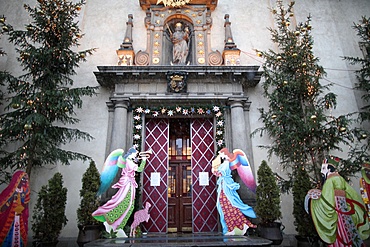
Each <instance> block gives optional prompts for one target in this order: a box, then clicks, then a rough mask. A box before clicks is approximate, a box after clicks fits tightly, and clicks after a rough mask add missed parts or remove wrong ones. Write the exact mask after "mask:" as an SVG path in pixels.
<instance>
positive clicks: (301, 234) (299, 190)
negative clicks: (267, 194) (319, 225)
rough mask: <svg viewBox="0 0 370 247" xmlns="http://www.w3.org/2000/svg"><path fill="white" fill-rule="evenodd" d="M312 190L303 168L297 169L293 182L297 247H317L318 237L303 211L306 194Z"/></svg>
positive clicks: (311, 222) (309, 218) (308, 216)
mask: <svg viewBox="0 0 370 247" xmlns="http://www.w3.org/2000/svg"><path fill="white" fill-rule="evenodd" d="M312 188H313V185H312V182H311V181H310V178H309V175H308V173H307V171H306V169H304V168H297V170H296V175H295V179H294V182H293V188H292V191H293V216H294V225H295V229H296V231H297V235H296V239H297V241H298V246H302V247H304V246H319V237H318V234H317V232H316V229H315V226H314V224H313V221H312V218H311V216H310V215H309V214H308V213H307V212H306V211H305V208H304V202H305V197H306V195H307V192H308V191H309V190H310V189H312Z"/></svg>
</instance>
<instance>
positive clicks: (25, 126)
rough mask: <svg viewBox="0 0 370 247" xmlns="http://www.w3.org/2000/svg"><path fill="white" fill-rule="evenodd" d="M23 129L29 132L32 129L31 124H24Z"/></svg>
mask: <svg viewBox="0 0 370 247" xmlns="http://www.w3.org/2000/svg"><path fill="white" fill-rule="evenodd" d="M24 129H25V130H30V129H32V125H31V124H25V125H24Z"/></svg>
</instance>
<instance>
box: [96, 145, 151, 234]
mask: <svg viewBox="0 0 370 247" xmlns="http://www.w3.org/2000/svg"><path fill="white" fill-rule="evenodd" d="M123 154H124V151H123V150H122V149H117V150H114V151H113V152H112V153H110V154H109V156H108V158H107V159H106V161H105V163H104V167H103V171H102V173H101V175H100V181H101V185H100V188H99V191H98V195H102V194H103V193H104V192H106V191H107V189H108V188H109V186H110V185H111V183H112V182H113V179H114V178H115V176H116V174H117V172H118V169H119V168H122V171H121V177H120V179H119V180H118V182H117V183H115V184H113V185H112V188H115V189H118V191H117V192H116V194H114V195H113V196H112V198H111V199H110V200H109V201H107V202H106V203H105V204H104V205H102V206H100V207H99V208H98V209H97V210H96V211H95V212H93V214H92V216H93V217H94V218H95V219H96V220H98V221H101V222H104V225H105V228H106V230H107V231H108V232H110V230H113V231H114V232H117V233H118V234H117V236H118V237H125V234H124V232H123V228H124V227H125V225H126V223H127V220H128V219H129V218H130V216H131V214H132V211H133V210H134V201H135V189H136V188H137V187H138V185H137V183H136V181H135V172H142V171H143V170H144V167H145V164H146V159H147V158H148V155H139V157H138V151H137V150H136V149H135V148H134V147H132V148H130V149H129V150H128V151H127V153H126V154H124V155H123ZM140 154H141V153H140ZM139 160H141V162H140V164H139Z"/></svg>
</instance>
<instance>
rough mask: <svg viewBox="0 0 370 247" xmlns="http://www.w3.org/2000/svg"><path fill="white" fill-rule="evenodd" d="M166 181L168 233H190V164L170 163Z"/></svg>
mask: <svg viewBox="0 0 370 247" xmlns="http://www.w3.org/2000/svg"><path fill="white" fill-rule="evenodd" d="M168 179H169V181H168V183H169V184H168V232H191V231H192V228H191V226H192V204H191V201H192V200H191V165H190V163H188V162H181V163H171V164H170V167H169V169H168Z"/></svg>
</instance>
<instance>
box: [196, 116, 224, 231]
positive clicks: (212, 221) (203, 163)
mask: <svg viewBox="0 0 370 247" xmlns="http://www.w3.org/2000/svg"><path fill="white" fill-rule="evenodd" d="M191 141H192V143H191V145H192V147H191V148H192V159H191V162H192V180H193V190H192V193H193V194H192V197H193V232H194V233H197V232H216V231H217V230H218V229H217V226H218V224H217V219H218V214H217V208H216V200H217V193H216V177H215V176H214V175H213V174H212V172H211V168H212V160H213V158H214V153H215V151H214V150H215V148H214V147H215V143H214V138H213V123H212V119H208V118H206V119H194V120H193V122H192V124H191ZM199 172H208V175H209V185H208V186H200V185H199Z"/></svg>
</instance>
